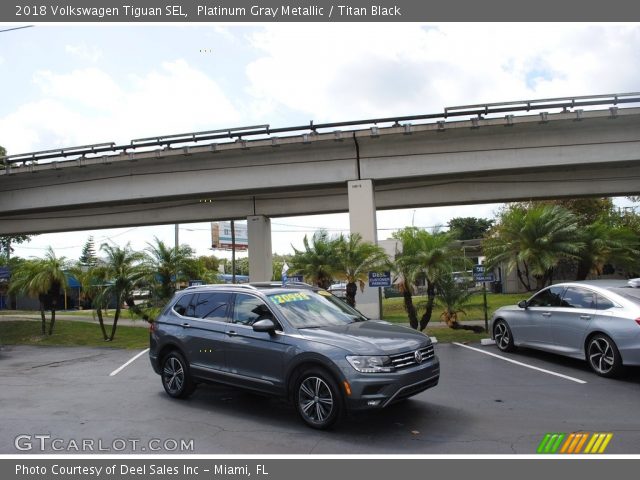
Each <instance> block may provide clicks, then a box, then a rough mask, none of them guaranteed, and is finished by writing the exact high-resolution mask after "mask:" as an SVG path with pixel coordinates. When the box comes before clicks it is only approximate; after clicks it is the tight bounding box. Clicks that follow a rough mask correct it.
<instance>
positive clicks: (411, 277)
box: [393, 227, 420, 330]
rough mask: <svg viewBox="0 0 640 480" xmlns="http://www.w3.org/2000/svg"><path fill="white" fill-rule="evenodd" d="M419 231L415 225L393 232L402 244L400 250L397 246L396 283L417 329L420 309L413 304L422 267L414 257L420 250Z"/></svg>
mask: <svg viewBox="0 0 640 480" xmlns="http://www.w3.org/2000/svg"><path fill="white" fill-rule="evenodd" d="M419 231H420V230H419V229H417V228H415V227H407V228H403V229H402V230H398V231H397V232H395V233H394V234H393V238H396V239H398V240H400V243H401V244H402V247H401V249H400V250H398V249H397V248H396V254H395V262H393V271H394V276H395V280H394V285H395V286H396V288H397V289H398V290H399V291H400V293H401V294H402V300H403V304H404V310H405V311H406V312H407V316H408V317H409V325H411V328H414V329H416V330H417V329H418V311H417V310H416V307H415V305H414V304H413V293H414V290H415V285H416V277H417V276H418V274H419V272H420V269H419V268H418V265H417V263H416V262H415V260H414V257H415V255H416V253H417V251H418V233H419Z"/></svg>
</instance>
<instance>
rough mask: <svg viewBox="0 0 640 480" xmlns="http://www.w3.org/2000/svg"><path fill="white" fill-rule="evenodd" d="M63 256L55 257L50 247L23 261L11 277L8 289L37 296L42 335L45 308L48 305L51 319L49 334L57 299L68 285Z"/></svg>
mask: <svg viewBox="0 0 640 480" xmlns="http://www.w3.org/2000/svg"><path fill="white" fill-rule="evenodd" d="M66 268H67V265H66V259H65V258H64V257H56V254H55V252H54V251H53V249H52V248H51V247H49V248H48V249H47V252H46V254H45V257H44V258H42V259H34V260H28V261H26V262H23V263H22V264H21V265H20V267H19V268H18V270H17V271H16V272H15V273H14V275H13V276H12V278H11V287H10V291H12V292H19V293H22V294H27V295H32V296H37V297H38V300H39V302H40V318H41V319H42V335H45V334H46V317H45V313H44V312H45V309H46V308H47V306H49V308H50V310H51V320H50V322H49V335H52V334H53V328H54V326H55V323H56V310H57V307H58V299H59V297H60V295H61V294H62V292H63V291H64V290H66V288H67V286H68V281H67V276H66V275H65V270H66Z"/></svg>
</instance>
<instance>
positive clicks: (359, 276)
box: [335, 233, 388, 307]
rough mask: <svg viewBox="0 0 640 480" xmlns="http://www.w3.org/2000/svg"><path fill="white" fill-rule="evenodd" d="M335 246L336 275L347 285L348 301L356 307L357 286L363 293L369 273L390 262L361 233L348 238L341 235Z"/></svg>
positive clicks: (382, 252)
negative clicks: (363, 238) (364, 239)
mask: <svg viewBox="0 0 640 480" xmlns="http://www.w3.org/2000/svg"><path fill="white" fill-rule="evenodd" d="M335 246H336V257H337V258H336V264H335V275H336V278H338V279H340V280H344V281H345V282H346V283H347V288H346V293H347V297H346V300H347V303H348V304H349V305H351V306H352V307H355V306H356V293H357V292H358V285H357V284H359V285H360V290H361V291H363V290H364V286H365V281H366V280H368V278H369V272H370V271H372V270H376V269H379V268H381V267H382V266H383V265H385V264H386V263H387V262H388V258H387V254H386V253H385V251H384V249H383V248H382V247H380V246H378V245H376V244H375V243H372V242H365V241H363V240H362V235H360V234H359V233H351V234H349V235H348V236H344V235H342V234H341V235H340V236H339V237H338V238H337V240H336V243H335Z"/></svg>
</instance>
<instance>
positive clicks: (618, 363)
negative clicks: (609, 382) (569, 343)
mask: <svg viewBox="0 0 640 480" xmlns="http://www.w3.org/2000/svg"><path fill="white" fill-rule="evenodd" d="M585 353H586V357H587V363H588V364H589V367H591V369H592V370H593V371H594V372H596V373H597V374H598V375H600V376H601V377H607V378H613V377H617V376H619V375H620V373H621V372H622V357H621V356H620V352H619V351H618V347H617V346H616V344H615V342H614V341H613V340H611V338H610V337H608V336H607V335H604V334H602V333H598V334H596V335H594V336H593V337H591V338H590V339H589V341H588V342H587V348H586V352H585Z"/></svg>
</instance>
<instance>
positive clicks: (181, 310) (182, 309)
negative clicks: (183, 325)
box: [173, 293, 195, 317]
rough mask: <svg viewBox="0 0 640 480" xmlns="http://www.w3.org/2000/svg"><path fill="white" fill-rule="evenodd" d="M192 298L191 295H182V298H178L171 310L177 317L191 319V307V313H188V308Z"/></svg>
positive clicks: (192, 295)
mask: <svg viewBox="0 0 640 480" xmlns="http://www.w3.org/2000/svg"><path fill="white" fill-rule="evenodd" d="M193 297H195V295H194V294H193V293H191V294H189V295H183V296H182V297H180V300H178V301H177V302H176V304H175V305H174V306H173V310H174V311H175V312H176V313H177V314H179V315H182V316H185V317H192V316H193V306H191V311H189V306H190V303H191V300H192V299H193Z"/></svg>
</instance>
